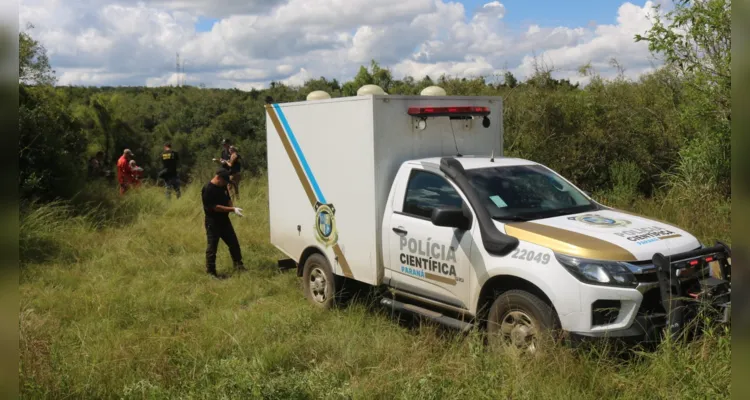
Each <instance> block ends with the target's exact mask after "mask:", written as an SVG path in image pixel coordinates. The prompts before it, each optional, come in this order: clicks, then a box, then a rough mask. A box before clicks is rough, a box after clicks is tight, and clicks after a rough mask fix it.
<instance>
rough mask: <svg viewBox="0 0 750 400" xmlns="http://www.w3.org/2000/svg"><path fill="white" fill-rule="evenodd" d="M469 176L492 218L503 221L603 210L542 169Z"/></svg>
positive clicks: (512, 168)
mask: <svg viewBox="0 0 750 400" xmlns="http://www.w3.org/2000/svg"><path fill="white" fill-rule="evenodd" d="M466 175H467V177H468V178H469V182H471V185H472V186H473V187H474V189H475V190H476V191H477V193H478V194H479V198H480V199H481V201H482V203H483V205H484V206H485V208H487V210H488V211H489V213H490V215H491V216H492V218H494V219H497V220H501V221H502V220H510V221H528V220H532V219H541V218H549V217H554V216H559V215H567V214H575V213H581V212H586V211H592V210H596V209H598V208H599V207H598V206H597V205H596V203H593V202H591V201H589V200H588V199H586V196H584V195H583V193H581V192H580V191H579V190H577V189H576V188H575V187H573V186H571V185H570V184H568V183H567V182H565V180H563V179H561V178H560V177H559V176H557V175H556V174H555V173H554V172H552V171H550V170H549V169H547V168H545V167H543V166H541V165H515V166H505V167H490V168H478V169H470V170H467V171H466Z"/></svg>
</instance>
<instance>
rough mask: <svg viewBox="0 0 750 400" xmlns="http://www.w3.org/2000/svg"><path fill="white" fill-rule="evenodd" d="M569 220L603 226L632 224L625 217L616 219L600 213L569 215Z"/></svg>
mask: <svg viewBox="0 0 750 400" xmlns="http://www.w3.org/2000/svg"><path fill="white" fill-rule="evenodd" d="M568 219H569V220H572V221H578V222H583V223H585V224H587V225H595V226H602V227H616V226H627V225H630V221H628V220H624V219H614V218H608V217H604V216H601V215H598V214H584V215H579V216H576V217H568Z"/></svg>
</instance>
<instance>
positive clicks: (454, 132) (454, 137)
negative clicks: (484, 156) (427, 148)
mask: <svg viewBox="0 0 750 400" xmlns="http://www.w3.org/2000/svg"><path fill="white" fill-rule="evenodd" d="M448 123H449V124H451V132H453V144H454V145H456V157H462V155H461V153H460V152H459V151H458V142H456V131H455V130H453V120H452V119H450V118H448Z"/></svg>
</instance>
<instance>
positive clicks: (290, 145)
mask: <svg viewBox="0 0 750 400" xmlns="http://www.w3.org/2000/svg"><path fill="white" fill-rule="evenodd" d="M376 89H377V88H376ZM327 97H328V96H325V95H323V96H319V97H317V98H316V99H314V100H308V101H301V102H294V103H284V104H268V105H267V106H266V111H267V146H268V184H269V191H268V195H269V210H270V211H269V213H270V236H271V243H273V244H274V245H275V246H276V247H277V248H278V249H279V250H281V251H282V252H283V253H285V254H286V255H287V256H288V257H289V259H286V260H281V261H280V266H282V267H283V266H285V265H286V266H292V267H296V269H297V272H298V275H299V276H301V277H302V278H303V288H304V292H305V295H306V297H307V298H308V299H309V300H310V302H311V303H313V304H316V305H318V306H321V307H330V306H332V305H333V304H335V303H336V301H337V299H338V292H339V290H340V289H341V287H342V283H344V282H345V281H346V280H347V279H353V280H357V281H360V282H364V283H367V284H369V285H372V286H375V287H378V288H381V289H383V290H382V291H381V292H382V294H383V297H382V303H383V304H384V305H386V306H388V307H391V308H393V309H394V310H398V311H402V312H410V313H414V314H417V315H420V316H423V317H426V318H430V319H432V320H434V321H437V322H439V323H443V324H446V325H449V326H452V327H455V328H458V329H463V330H466V329H470V328H471V327H473V326H483V327H486V329H487V331H488V333H489V334H490V335H491V337H493V338H496V339H500V340H507V341H508V342H510V343H513V344H515V345H517V346H522V347H523V346H532V345H533V343H534V339H535V338H537V337H539V334H540V333H541V332H544V331H547V330H555V331H558V330H560V329H562V330H563V331H566V332H569V333H572V334H577V335H582V336H594V337H597V336H616V337H627V338H633V339H636V340H638V341H645V340H656V339H658V337H659V334H660V333H661V331H662V330H663V329H664V328H665V327H668V328H669V330H670V331H671V332H672V333H673V334H678V333H680V332H681V331H682V329H683V327H684V326H685V325H686V324H687V323H688V322H690V320H691V318H692V317H693V315H694V314H695V312H696V310H697V306H696V305H695V304H696V303H697V302H698V301H699V300H708V303H709V304H711V305H712V308H713V309H717V310H719V311H720V312H721V314H720V316H719V317H720V318H723V319H725V320H726V321H728V316H729V307H730V304H731V303H730V298H729V296H730V291H731V288H730V279H731V274H730V268H731V266H730V260H731V255H730V250H729V248H728V247H727V246H725V245H723V244H721V243H717V244H716V245H715V246H712V247H705V246H704V245H702V244H701V243H700V242H699V241H698V240H697V239H696V238H695V237H694V236H692V235H691V234H690V233H688V232H686V231H684V230H682V229H679V228H677V227H675V226H672V225H670V224H667V223H664V222H660V221H655V220H651V219H648V218H644V217H641V216H637V215H633V214H630V213H625V212H622V211H617V210H614V209H611V208H609V207H606V206H603V205H601V204H599V203H597V202H596V201H595V200H593V199H592V198H591V197H589V196H588V195H587V194H586V193H584V192H583V191H581V190H579V189H578V188H576V186H575V185H573V184H572V183H571V182H569V181H568V180H566V179H565V178H563V177H561V176H560V175H558V174H557V173H555V172H554V171H552V170H550V169H549V168H547V167H545V166H543V165H540V164H538V163H535V162H532V161H528V160H523V159H518V158H505V157H502V154H503V138H502V135H503V126H502V99H501V98H498V97H461V96H440V95H439V96H426V95H425V96H389V95H386V94H384V93H377V91H376V93H375V94H372V93H368V94H363V95H358V96H352V97H345V98H336V99H330V98H327ZM462 153H466V154H473V156H468V155H462ZM685 306H688V307H685Z"/></svg>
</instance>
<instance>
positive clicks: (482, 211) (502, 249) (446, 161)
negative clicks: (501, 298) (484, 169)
mask: <svg viewBox="0 0 750 400" xmlns="http://www.w3.org/2000/svg"><path fill="white" fill-rule="evenodd" d="M440 170H441V171H442V172H443V173H444V174H445V175H447V176H448V177H449V178H450V179H451V180H452V181H453V182H455V183H456V185H457V186H458V188H459V189H461V191H462V192H464V195H465V196H466V198H467V199H468V200H469V204H470V205H471V207H472V208H473V209H474V212H475V213H476V214H477V222H478V223H479V231H480V232H481V234H482V243H483V244H484V248H485V250H487V252H488V253H490V254H492V255H495V256H505V255H508V254H509V253H510V252H511V251H513V250H515V248H516V247H518V239H517V238H515V237H513V236H508V235H506V234H504V233H502V232H500V231H499V230H498V229H497V226H495V222H494V221H493V220H492V217H490V213H489V212H488V211H487V209H486V208H484V206H482V203H481V202H480V201H479V195H478V194H477V192H476V190H474V187H473V186H471V184H470V183H469V180H468V179H467V178H466V171H465V170H464V167H463V165H461V163H460V162H459V161H458V160H456V159H455V158H453V157H444V158H442V159H441V160H440Z"/></svg>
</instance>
